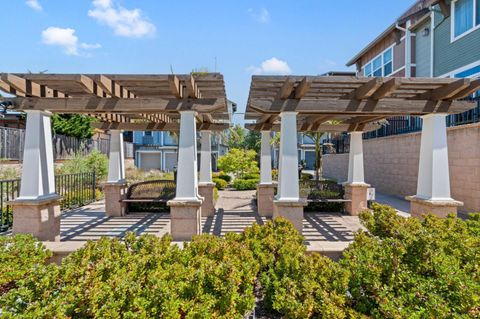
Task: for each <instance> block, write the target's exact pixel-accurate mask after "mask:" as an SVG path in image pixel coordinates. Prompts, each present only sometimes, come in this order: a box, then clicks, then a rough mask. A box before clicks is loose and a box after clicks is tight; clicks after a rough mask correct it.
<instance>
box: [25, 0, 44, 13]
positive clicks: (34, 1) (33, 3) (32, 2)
mask: <svg viewBox="0 0 480 319" xmlns="http://www.w3.org/2000/svg"><path fill="white" fill-rule="evenodd" d="M25 3H26V4H27V6H29V7H30V8H32V9H34V10H37V11H42V10H43V8H42V6H41V5H40V3H39V2H38V0H27V1H25Z"/></svg>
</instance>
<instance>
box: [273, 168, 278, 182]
mask: <svg viewBox="0 0 480 319" xmlns="http://www.w3.org/2000/svg"><path fill="white" fill-rule="evenodd" d="M272 180H274V181H278V169H272Z"/></svg>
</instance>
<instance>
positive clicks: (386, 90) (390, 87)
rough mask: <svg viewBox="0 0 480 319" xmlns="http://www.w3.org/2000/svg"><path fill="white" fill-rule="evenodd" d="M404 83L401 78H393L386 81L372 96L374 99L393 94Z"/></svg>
mask: <svg viewBox="0 0 480 319" xmlns="http://www.w3.org/2000/svg"><path fill="white" fill-rule="evenodd" d="M401 85H402V79H401V78H391V79H389V80H387V81H385V82H384V83H383V84H382V85H381V86H380V87H379V88H378V89H377V90H376V91H375V92H374V93H373V94H372V96H371V98H372V99H374V100H381V99H384V98H386V97H389V96H391V95H392V93H393V92H395V91H396V90H397V89H398V88H399V87H400V86H401Z"/></svg>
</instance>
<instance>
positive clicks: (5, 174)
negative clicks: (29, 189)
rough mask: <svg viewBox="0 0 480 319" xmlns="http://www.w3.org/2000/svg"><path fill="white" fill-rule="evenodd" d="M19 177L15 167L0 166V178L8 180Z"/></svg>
mask: <svg viewBox="0 0 480 319" xmlns="http://www.w3.org/2000/svg"><path fill="white" fill-rule="evenodd" d="M17 178H20V172H19V171H18V170H16V169H15V168H10V167H2V168H0V180H9V179H17Z"/></svg>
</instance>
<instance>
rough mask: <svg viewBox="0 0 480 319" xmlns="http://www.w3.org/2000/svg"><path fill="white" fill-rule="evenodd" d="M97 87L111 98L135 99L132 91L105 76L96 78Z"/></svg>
mask: <svg viewBox="0 0 480 319" xmlns="http://www.w3.org/2000/svg"><path fill="white" fill-rule="evenodd" d="M94 80H95V82H96V83H97V85H98V86H99V87H100V88H101V89H102V90H103V91H104V92H105V93H106V94H108V95H109V96H110V97H114V98H133V97H135V96H134V94H132V93H131V92H130V91H128V90H127V89H125V88H124V87H122V86H121V85H119V84H118V83H117V82H115V81H114V80H112V79H110V78H109V77H107V76H105V75H102V74H101V75H98V76H96V77H95V79H94Z"/></svg>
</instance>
